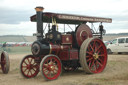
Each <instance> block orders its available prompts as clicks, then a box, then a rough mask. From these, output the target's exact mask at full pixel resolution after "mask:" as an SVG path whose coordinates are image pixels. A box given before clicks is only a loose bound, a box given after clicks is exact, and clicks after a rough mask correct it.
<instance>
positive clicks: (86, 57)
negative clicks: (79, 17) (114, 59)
mask: <svg viewBox="0 0 128 85" xmlns="http://www.w3.org/2000/svg"><path fill="white" fill-rule="evenodd" d="M80 63H81V66H82V67H83V69H84V70H85V72H86V73H100V72H102V71H103V70H104V68H105V66H106V63H107V50H106V47H105V45H104V43H103V42H102V41H101V40H100V39H98V38H88V39H86V40H85V41H84V42H83V43H82V45H81V48H80Z"/></svg>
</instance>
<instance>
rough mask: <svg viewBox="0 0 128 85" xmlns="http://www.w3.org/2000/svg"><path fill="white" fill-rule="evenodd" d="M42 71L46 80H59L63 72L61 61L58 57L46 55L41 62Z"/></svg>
mask: <svg viewBox="0 0 128 85" xmlns="http://www.w3.org/2000/svg"><path fill="white" fill-rule="evenodd" d="M40 70H41V74H42V76H43V77H44V78H45V79H46V80H54V79H57V78H58V77H59V76H60V74H61V71H62V65H61V61H60V59H59V58H58V57H57V56H56V55H46V56H45V57H44V58H43V59H42V61H41V64H40Z"/></svg>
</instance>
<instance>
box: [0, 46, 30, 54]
mask: <svg viewBox="0 0 128 85" xmlns="http://www.w3.org/2000/svg"><path fill="white" fill-rule="evenodd" d="M0 49H1V50H0V51H3V50H4V51H7V52H8V53H11V54H13V53H14V54H15V53H16V54H17V53H31V47H30V46H26V47H6V48H0Z"/></svg>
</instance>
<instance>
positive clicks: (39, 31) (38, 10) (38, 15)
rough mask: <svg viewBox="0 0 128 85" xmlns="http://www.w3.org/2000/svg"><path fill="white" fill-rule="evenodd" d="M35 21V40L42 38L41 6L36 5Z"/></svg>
mask: <svg viewBox="0 0 128 85" xmlns="http://www.w3.org/2000/svg"><path fill="white" fill-rule="evenodd" d="M35 10H36V21H37V34H36V35H37V40H41V39H42V38H43V21H42V20H43V10H44V8H43V7H36V8H35Z"/></svg>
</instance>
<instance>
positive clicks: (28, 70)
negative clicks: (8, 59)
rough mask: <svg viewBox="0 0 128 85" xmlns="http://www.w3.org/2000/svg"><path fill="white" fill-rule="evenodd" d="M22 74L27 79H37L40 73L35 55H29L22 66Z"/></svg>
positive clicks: (22, 62)
mask: <svg viewBox="0 0 128 85" xmlns="http://www.w3.org/2000/svg"><path fill="white" fill-rule="evenodd" d="M20 72H21V74H22V75H23V77H25V78H32V77H35V76H36V75H37V74H38V73H39V65H38V64H37V63H36V62H35V57H34V56H33V55H27V56H25V57H24V58H23V60H22V61H21V64H20Z"/></svg>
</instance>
